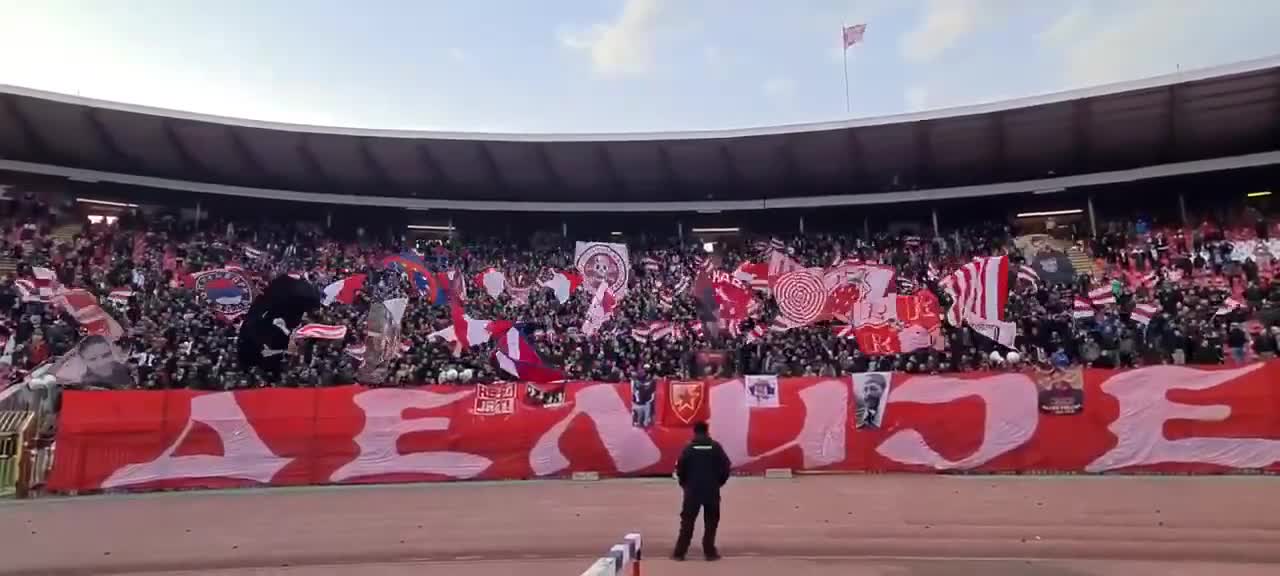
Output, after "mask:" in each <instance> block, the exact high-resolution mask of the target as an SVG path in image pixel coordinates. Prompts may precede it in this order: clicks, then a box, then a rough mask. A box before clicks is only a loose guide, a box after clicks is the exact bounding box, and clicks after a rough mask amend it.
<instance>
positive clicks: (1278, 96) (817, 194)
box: [0, 57, 1280, 211]
mask: <svg viewBox="0 0 1280 576" xmlns="http://www.w3.org/2000/svg"><path fill="white" fill-rule="evenodd" d="M1278 151H1280V57H1273V58H1268V59H1263V60H1254V61H1248V62H1242V63H1237V64H1233V65H1228V66H1223V67H1217V68H1210V69H1204V70H1197V71H1192V72H1184V73H1179V74H1172V75H1166V76H1161V77H1155V78H1148V79H1143V80H1138V81H1133V82H1126V83H1119V84H1112V85H1106V86H1100V87H1096V88H1089V89H1084V90H1076V91H1070V92H1061V93H1055V94H1049V95H1043V96H1035V97H1029V98H1021V99H1016V100H1009V101H1004V102H997V103H991V104H982V105H977V106H968V107H961V108H951V109H945V110H938V111H930V112H922V113H915V114H902V115H896V116H886V117H878V118H868V119H856V120H848V121H836V122H824V123H815V124H803V125H789V126H774V127H766V128H752V129H742V130H719V131H691V132H668V133H633V134H483V133H457V132H420V131H398V130H369V129H354V128H334V127H319V126H306V125H295V124H280V123H272V122H261V121H253V120H244V119H235V118H224V117H216V116H207V115H200V114H194V113H188V112H179V111H172V110H162V109H155V108H147V107H141V106H133V105H127V104H119V103H113V102H105V101H98V100H91V99H85V98H80V97H75V96H68V95H62V94H54V93H48V92H41V91H37V90H31V89H27V88H19V87H12V86H0V170H9V171H17V172H28V173H38V174H49V175H57V176H66V177H70V178H73V179H76V180H82V181H104V182H117V183H123V184H133V185H139V186H148V187H155V188H164V189H171V190H184V191H192V192H200V193H213V194H229V195H238V196H250V197H272V198H280V199H287V200H300V201H311V202H332V203H347V204H357V203H358V204H369V205H385V206H404V207H406V208H448V209H462V210H468V209H470V210H495V209H503V210H516V211H521V210H538V211H541V210H562V211H575V210H576V211H604V210H609V211H617V210H624V211H625V210H635V211H649V210H654V211H670V210H707V209H723V210H741V209H764V208H777V207H784V208H785V207H801V206H822V205H847V204H869V203H883V202H899V201H913V200H927V199H933V198H954V197H971V196H981V195H994V194H1007V193H1019V192H1027V191H1032V190H1037V189H1044V188H1055V187H1062V186H1081V185H1090V184H1102V183H1107V182H1119V181H1127V180H1135V179H1139V178H1146V177H1151V176H1159V175H1174V174H1183V173H1195V172H1206V171H1213V170H1222V169H1230V168H1241V167H1249V166H1258V165H1267V164H1274V163H1277V161H1280V152H1278Z"/></svg>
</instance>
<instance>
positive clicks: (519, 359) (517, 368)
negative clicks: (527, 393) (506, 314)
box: [493, 326, 565, 383]
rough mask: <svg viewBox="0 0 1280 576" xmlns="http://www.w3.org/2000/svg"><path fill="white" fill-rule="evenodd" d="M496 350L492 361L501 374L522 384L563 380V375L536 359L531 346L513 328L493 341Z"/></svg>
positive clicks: (535, 353)
mask: <svg viewBox="0 0 1280 576" xmlns="http://www.w3.org/2000/svg"><path fill="white" fill-rule="evenodd" d="M494 345H495V346H496V347H497V350H494V351H493V360H494V362H496V363H497V364H498V367H499V368H501V369H502V371H503V372H506V373H507V374H510V375H512V376H515V377H516V379H518V380H521V381H524V382H540V383H545V382H556V381H559V380H564V379H565V376H564V373H563V372H561V371H559V370H557V369H555V368H553V367H551V366H548V365H546V364H545V363H543V362H542V359H541V358H539V357H538V353H537V351H536V350H534V349H533V346H531V345H530V344H529V342H528V341H526V340H525V339H524V337H523V336H521V335H520V331H519V330H516V329H515V327H514V326H513V327H510V328H508V329H507V331H506V332H505V333H503V334H500V335H498V337H497V338H495V339H494Z"/></svg>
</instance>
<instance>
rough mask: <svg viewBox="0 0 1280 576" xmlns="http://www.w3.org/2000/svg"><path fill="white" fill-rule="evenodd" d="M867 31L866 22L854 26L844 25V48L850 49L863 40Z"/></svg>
mask: <svg viewBox="0 0 1280 576" xmlns="http://www.w3.org/2000/svg"><path fill="white" fill-rule="evenodd" d="M866 33H867V25H866V24H854V25H853V26H845V27H844V48H845V50H848V49H849V47H850V46H853V45H854V44H858V43H860V42H862V36H863V34H866Z"/></svg>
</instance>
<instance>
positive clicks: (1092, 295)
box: [1089, 286, 1116, 306]
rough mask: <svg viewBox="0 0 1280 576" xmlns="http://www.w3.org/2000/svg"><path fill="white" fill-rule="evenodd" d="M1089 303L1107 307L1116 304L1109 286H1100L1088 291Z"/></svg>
mask: <svg viewBox="0 0 1280 576" xmlns="http://www.w3.org/2000/svg"><path fill="white" fill-rule="evenodd" d="M1089 301H1090V302H1093V305H1094V306H1107V305H1110V304H1115V303H1116V295H1115V292H1112V291H1111V287H1110V286H1101V287H1098V288H1094V289H1093V290H1090V291H1089Z"/></svg>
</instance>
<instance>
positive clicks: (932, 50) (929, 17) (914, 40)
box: [901, 0, 989, 62]
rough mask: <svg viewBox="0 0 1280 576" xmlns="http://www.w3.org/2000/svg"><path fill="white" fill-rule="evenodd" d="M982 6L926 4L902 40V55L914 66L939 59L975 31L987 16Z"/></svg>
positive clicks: (948, 1) (953, 1)
mask: <svg viewBox="0 0 1280 576" xmlns="http://www.w3.org/2000/svg"><path fill="white" fill-rule="evenodd" d="M983 4H984V2H982V1H981V0H929V1H928V2H925V3H924V6H923V7H922V8H921V18H920V20H919V21H918V22H916V25H915V27H914V28H912V29H911V30H908V31H907V33H906V34H905V35H903V37H902V44H901V48H902V55H903V56H904V57H905V58H906V59H907V60H910V61H912V62H927V61H930V60H933V59H934V58H937V57H938V56H939V55H941V54H942V53H943V52H944V51H946V50H947V48H950V47H951V46H952V45H953V44H955V43H956V42H959V41H960V40H961V39H963V38H964V37H965V36H967V35H968V34H969V33H970V32H972V31H973V29H974V27H975V26H976V25H977V23H978V16H979V12H980V11H981V12H985V10H982V8H983ZM986 17H989V15H987V16H986Z"/></svg>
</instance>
